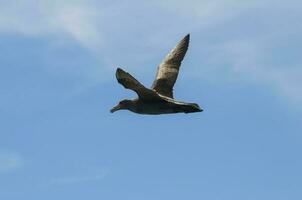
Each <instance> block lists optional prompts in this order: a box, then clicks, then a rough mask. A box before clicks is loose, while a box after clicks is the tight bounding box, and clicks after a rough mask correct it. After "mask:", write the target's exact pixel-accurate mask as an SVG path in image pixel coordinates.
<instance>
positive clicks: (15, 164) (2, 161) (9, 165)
mask: <svg viewBox="0 0 302 200" xmlns="http://www.w3.org/2000/svg"><path fill="white" fill-rule="evenodd" d="M22 165H23V161H22V159H21V157H20V156H19V155H17V154H15V153H4V152H3V153H0V173H6V172H10V171H13V170H15V169H17V168H19V167H21V166H22Z"/></svg>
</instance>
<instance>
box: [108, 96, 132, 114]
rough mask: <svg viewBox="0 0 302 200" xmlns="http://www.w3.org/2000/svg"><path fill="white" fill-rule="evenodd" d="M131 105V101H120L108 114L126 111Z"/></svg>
mask: <svg viewBox="0 0 302 200" xmlns="http://www.w3.org/2000/svg"><path fill="white" fill-rule="evenodd" d="M132 104H133V103H132V101H131V100H128V99H124V100H122V101H120V102H119V103H118V104H117V105H116V106H114V107H113V108H111V110H110V112H111V113H114V112H115V111H118V110H127V109H129V108H130V107H131V105H132Z"/></svg>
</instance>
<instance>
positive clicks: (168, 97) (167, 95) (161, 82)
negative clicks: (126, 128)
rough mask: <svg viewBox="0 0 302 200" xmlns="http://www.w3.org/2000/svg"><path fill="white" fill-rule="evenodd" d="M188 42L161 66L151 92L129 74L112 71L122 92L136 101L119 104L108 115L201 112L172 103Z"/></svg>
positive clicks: (185, 38)
mask: <svg viewBox="0 0 302 200" xmlns="http://www.w3.org/2000/svg"><path fill="white" fill-rule="evenodd" d="M189 38H190V36H189V35H187V36H186V37H184V38H183V39H182V40H181V41H180V42H179V43H178V44H177V45H176V47H175V48H173V49H172V50H171V51H170V53H169V54H168V55H167V56H166V57H165V59H164V60H163V61H162V62H161V64H160V65H159V67H158V71H157V75H156V78H155V80H154V82H153V84H152V87H151V89H148V88H146V87H145V86H143V85H142V84H141V83H140V82H139V81H137V80H136V79H135V78H134V77H132V76H131V75H130V74H129V73H127V72H125V71H124V70H122V69H120V68H118V69H117V70H116V78H117V80H118V82H119V83H120V84H122V85H123V86H124V87H125V88H127V89H131V90H133V91H135V92H136V93H137V94H138V98H136V99H133V100H123V101H121V102H119V104H118V105H117V106H115V107H113V108H112V109H111V112H115V111H117V110H123V109H126V110H130V111H132V112H135V113H138V114H150V115H159V114H171V113H192V112H201V111H202V109H201V108H200V107H199V106H198V105H197V104H196V103H186V102H181V101H177V100H175V99H173V86H174V83H175V82H176V79H177V75H178V71H179V67H180V64H181V61H182V60H183V58H184V56H185V54H186V51H187V49H188V45H189Z"/></svg>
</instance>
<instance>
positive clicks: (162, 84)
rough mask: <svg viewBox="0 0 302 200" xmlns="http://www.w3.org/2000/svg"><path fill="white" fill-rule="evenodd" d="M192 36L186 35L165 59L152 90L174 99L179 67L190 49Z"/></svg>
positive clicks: (159, 68)
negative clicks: (174, 87)
mask: <svg viewBox="0 0 302 200" xmlns="http://www.w3.org/2000/svg"><path fill="white" fill-rule="evenodd" d="M189 40H190V34H188V35H186V36H185V37H184V38H183V39H182V40H181V41H180V42H179V43H178V44H177V45H176V46H175V47H174V48H173V49H172V50H171V51H170V52H169V53H168V54H167V55H166V57H165V58H164V60H163V61H162V62H161V63H160V65H159V66H158V69H157V73H156V77H155V80H154V82H153V84H152V87H151V88H152V89H153V90H155V91H157V92H158V93H160V94H162V95H164V96H167V97H170V98H173V86H174V84H175V82H176V79H177V76H178V72H179V67H180V65H181V62H182V60H183V58H184V57H185V55H186V52H187V50H188V47H189Z"/></svg>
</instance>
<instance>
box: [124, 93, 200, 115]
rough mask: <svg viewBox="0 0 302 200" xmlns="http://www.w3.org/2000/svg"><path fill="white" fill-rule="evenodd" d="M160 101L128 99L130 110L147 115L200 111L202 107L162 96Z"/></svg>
mask: <svg viewBox="0 0 302 200" xmlns="http://www.w3.org/2000/svg"><path fill="white" fill-rule="evenodd" d="M162 98H163V99H162V100H159V101H144V100H141V99H139V98H136V99H133V100H128V101H130V102H129V103H128V108H127V109H128V110H130V111H132V112H134V113H138V114H146V115H160V114H172V113H192V112H200V111H201V109H200V108H199V106H198V105H197V104H195V103H185V102H181V101H176V100H174V99H168V98H166V97H162Z"/></svg>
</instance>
